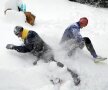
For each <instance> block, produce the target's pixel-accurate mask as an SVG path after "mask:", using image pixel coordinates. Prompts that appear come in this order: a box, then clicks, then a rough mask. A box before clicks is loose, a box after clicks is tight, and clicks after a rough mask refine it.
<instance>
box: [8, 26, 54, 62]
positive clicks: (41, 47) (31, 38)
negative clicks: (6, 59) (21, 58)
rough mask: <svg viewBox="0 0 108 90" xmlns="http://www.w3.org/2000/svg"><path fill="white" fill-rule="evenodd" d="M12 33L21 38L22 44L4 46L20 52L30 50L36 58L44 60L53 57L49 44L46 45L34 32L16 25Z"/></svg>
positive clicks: (46, 60)
mask: <svg viewBox="0 0 108 90" xmlns="http://www.w3.org/2000/svg"><path fill="white" fill-rule="evenodd" d="M14 33H15V35H16V36H18V37H20V38H21V39H22V40H23V42H24V45H21V46H16V45H13V44H8V45H7V46H6V48H7V49H12V50H16V51H18V52H21V53H27V52H31V53H32V54H33V55H35V56H37V58H38V60H39V59H44V60H45V62H48V61H50V60H52V59H53V58H52V57H53V54H52V50H51V48H50V46H49V45H47V44H46V43H45V42H44V41H43V40H42V39H41V38H40V36H39V35H38V34H37V33H36V32H34V31H32V30H27V29H24V28H23V27H21V26H16V27H15V29H14ZM38 60H37V61H38ZM34 64H36V62H34Z"/></svg>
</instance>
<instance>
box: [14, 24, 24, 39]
mask: <svg viewBox="0 0 108 90" xmlns="http://www.w3.org/2000/svg"><path fill="white" fill-rule="evenodd" d="M22 31H23V27H22V26H15V28H14V34H15V35H16V36H18V37H22Z"/></svg>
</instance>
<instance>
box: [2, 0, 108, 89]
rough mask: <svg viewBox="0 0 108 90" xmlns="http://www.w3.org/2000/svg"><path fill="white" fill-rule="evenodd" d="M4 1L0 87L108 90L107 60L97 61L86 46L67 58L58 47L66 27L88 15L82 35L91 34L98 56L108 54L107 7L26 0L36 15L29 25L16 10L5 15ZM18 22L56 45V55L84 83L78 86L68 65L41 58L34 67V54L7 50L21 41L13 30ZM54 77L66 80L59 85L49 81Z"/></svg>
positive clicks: (51, 0) (59, 1)
mask: <svg viewBox="0 0 108 90" xmlns="http://www.w3.org/2000/svg"><path fill="white" fill-rule="evenodd" d="M5 1H6V0H3V1H2V2H1V3H0V7H1V10H0V29H1V32H0V90H108V60H106V61H104V62H100V63H97V64H96V63H94V62H93V58H92V56H91V55H90V54H89V52H88V51H87V50H86V48H84V49H83V50H82V51H78V52H76V54H75V55H74V56H72V57H67V56H66V54H65V51H64V50H62V49H61V47H60V46H59V42H60V39H61V37H62V34H63V32H64V30H65V28H66V27H67V26H68V25H70V24H72V23H73V22H76V21H78V20H79V18H80V17H83V16H85V17H88V19H89V24H88V26H87V27H85V28H83V29H82V30H81V34H82V35H83V36H84V37H85V36H87V37H90V39H91V40H92V42H93V45H94V47H95V49H96V52H97V54H98V55H101V56H104V57H108V48H107V44H108V35H107V34H108V25H107V24H108V19H107V18H108V9H103V8H95V7H91V6H87V5H83V4H79V3H74V2H69V1H68V0H24V2H25V3H26V5H27V11H31V12H33V14H35V15H36V24H35V26H30V25H29V24H27V23H24V21H23V19H24V18H23V16H22V14H21V15H20V14H18V15H17V14H16V13H17V12H12V15H11V12H10V13H9V15H8V16H4V14H3V10H4V4H5ZM14 15H15V16H14ZM16 25H21V26H23V27H25V28H27V29H31V30H34V31H36V32H37V33H38V34H39V35H40V36H41V37H42V38H43V40H45V42H47V43H48V44H49V45H50V46H51V47H52V48H53V50H54V53H55V58H56V59H57V60H58V61H60V62H62V63H63V64H65V66H68V67H69V68H71V69H72V70H75V71H76V72H77V73H78V74H79V76H80V78H81V84H80V85H79V86H78V87H77V86H75V85H74V84H73V80H71V77H70V75H68V73H67V72H66V70H65V68H63V69H60V68H57V67H56V65H55V63H53V62H52V63H47V64H46V63H43V62H42V61H39V62H38V64H37V65H36V66H33V65H32V63H33V61H34V60H35V57H34V56H32V55H31V54H29V53H27V54H21V53H18V52H16V51H10V50H7V49H6V48H5V47H6V45H7V44H9V43H12V44H15V45H20V44H21V43H22V42H21V40H19V39H18V38H17V37H16V36H15V35H14V33H13V29H14V27H15V26H16ZM54 77H60V78H62V79H63V80H64V82H63V83H62V84H61V85H60V87H59V88H58V86H56V85H55V86H54V85H53V84H52V83H51V82H50V78H54Z"/></svg>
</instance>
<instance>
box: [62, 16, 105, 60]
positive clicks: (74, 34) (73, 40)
mask: <svg viewBox="0 0 108 90" xmlns="http://www.w3.org/2000/svg"><path fill="white" fill-rule="evenodd" d="M87 24H88V19H87V18H86V17H83V18H80V20H79V21H78V22H76V23H74V24H72V25H70V26H69V27H67V28H66V30H65V32H64V34H63V36H62V39H61V43H62V44H63V43H64V44H65V47H66V48H68V49H69V53H68V54H69V55H72V53H73V52H74V51H76V49H77V48H80V49H82V48H83V47H84V45H86V47H87V49H88V51H89V52H90V53H91V55H92V56H93V58H94V62H99V61H103V60H105V59H107V58H103V57H100V56H98V55H97V54H96V52H95V50H94V47H93V45H92V43H91V40H90V39H89V38H88V37H82V36H81V34H80V29H81V28H83V27H86V26H87Z"/></svg>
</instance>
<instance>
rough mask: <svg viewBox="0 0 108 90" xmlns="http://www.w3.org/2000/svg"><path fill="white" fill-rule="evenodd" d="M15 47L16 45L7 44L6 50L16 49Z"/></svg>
mask: <svg viewBox="0 0 108 90" xmlns="http://www.w3.org/2000/svg"><path fill="white" fill-rule="evenodd" d="M14 46H15V45H13V44H7V45H6V48H7V49H14Z"/></svg>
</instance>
